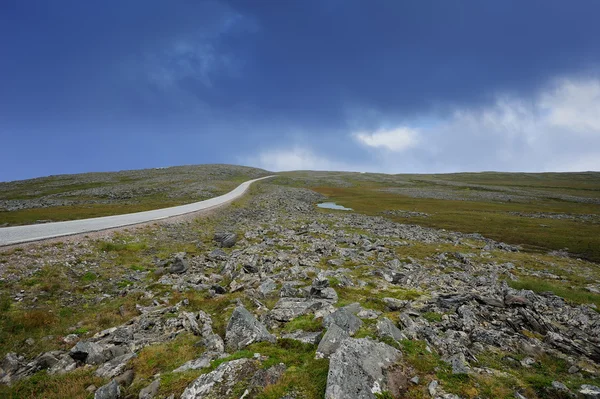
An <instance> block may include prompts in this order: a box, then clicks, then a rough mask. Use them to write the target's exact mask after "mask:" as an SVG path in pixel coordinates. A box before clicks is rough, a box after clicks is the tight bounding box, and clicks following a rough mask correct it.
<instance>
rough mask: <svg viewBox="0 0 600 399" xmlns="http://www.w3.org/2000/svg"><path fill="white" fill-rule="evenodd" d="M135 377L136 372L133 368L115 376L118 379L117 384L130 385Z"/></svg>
mask: <svg viewBox="0 0 600 399" xmlns="http://www.w3.org/2000/svg"><path fill="white" fill-rule="evenodd" d="M134 378H135V373H134V372H133V370H127V371H125V372H124V373H123V374H121V375H120V376H118V377H115V381H117V384H119V385H122V386H124V387H128V386H130V385H131V383H132V382H133V379H134Z"/></svg>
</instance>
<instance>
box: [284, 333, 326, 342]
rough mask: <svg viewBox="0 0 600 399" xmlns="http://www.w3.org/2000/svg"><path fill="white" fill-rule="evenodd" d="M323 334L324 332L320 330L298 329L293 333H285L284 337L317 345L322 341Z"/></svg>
mask: <svg viewBox="0 0 600 399" xmlns="http://www.w3.org/2000/svg"><path fill="white" fill-rule="evenodd" d="M322 335H323V333H322V332H320V331H316V332H308V331H302V330H296V331H294V332H292V333H289V334H284V335H283V336H282V338H287V339H293V340H296V341H300V342H304V343H305V344H312V345H317V344H318V343H319V342H321V336H322Z"/></svg>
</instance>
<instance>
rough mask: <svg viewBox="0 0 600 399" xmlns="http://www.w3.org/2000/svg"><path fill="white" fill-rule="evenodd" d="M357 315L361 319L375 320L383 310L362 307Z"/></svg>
mask: <svg viewBox="0 0 600 399" xmlns="http://www.w3.org/2000/svg"><path fill="white" fill-rule="evenodd" d="M356 315H357V316H358V317H359V318H360V319H368V320H374V319H376V318H378V317H379V316H380V315H381V312H380V311H379V310H373V309H362V310H361V311H360V312H358V313H357V314H356Z"/></svg>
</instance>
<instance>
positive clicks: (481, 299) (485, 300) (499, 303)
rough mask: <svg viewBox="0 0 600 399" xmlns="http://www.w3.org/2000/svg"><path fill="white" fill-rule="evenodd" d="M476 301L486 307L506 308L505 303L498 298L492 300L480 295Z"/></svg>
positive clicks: (476, 297)
mask: <svg viewBox="0 0 600 399" xmlns="http://www.w3.org/2000/svg"><path fill="white" fill-rule="evenodd" d="M475 300H476V301H477V302H479V303H481V304H484V305H488V306H494V307H497V308H503V307H504V302H503V301H501V300H500V299H496V298H491V297H485V296H480V295H476V296H475Z"/></svg>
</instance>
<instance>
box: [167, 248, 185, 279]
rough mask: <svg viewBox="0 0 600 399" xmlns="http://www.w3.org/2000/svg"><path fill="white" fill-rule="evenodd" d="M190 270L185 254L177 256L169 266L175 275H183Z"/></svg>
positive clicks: (181, 253)
mask: <svg viewBox="0 0 600 399" xmlns="http://www.w3.org/2000/svg"><path fill="white" fill-rule="evenodd" d="M188 268H189V265H188V261H187V260H186V259H185V252H180V253H178V254H175V258H174V259H173V262H171V265H170V266H169V272H170V273H175V274H182V273H185V272H186V271H187V269H188Z"/></svg>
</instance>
